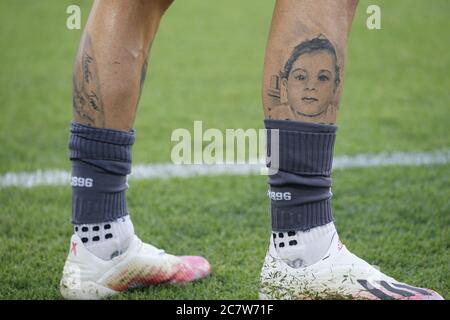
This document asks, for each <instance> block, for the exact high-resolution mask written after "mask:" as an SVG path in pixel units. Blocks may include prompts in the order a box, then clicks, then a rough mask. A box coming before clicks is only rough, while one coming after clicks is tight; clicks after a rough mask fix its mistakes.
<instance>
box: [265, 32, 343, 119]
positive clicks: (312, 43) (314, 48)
mask: <svg viewBox="0 0 450 320" xmlns="http://www.w3.org/2000/svg"><path fill="white" fill-rule="evenodd" d="M337 61H338V59H337V56H336V50H335V48H334V46H333V45H332V43H331V42H330V41H329V40H328V39H326V38H325V37H323V36H319V37H318V38H314V39H312V40H307V41H304V42H302V43H300V44H299V45H298V46H296V47H295V48H294V49H293V51H292V53H291V55H290V57H289V59H288V60H287V61H286V64H285V65H284V68H283V69H282V70H281V71H280V73H279V75H273V76H272V78H271V83H270V88H269V90H268V95H269V96H270V97H271V98H272V99H273V100H272V101H273V103H274V104H275V105H274V106H273V110H278V111H277V112H278V113H280V114H282V117H286V116H287V115H288V114H289V115H292V116H294V117H300V118H302V117H310V118H313V117H319V116H325V115H326V114H327V113H328V111H335V110H333V109H331V108H336V107H337V100H336V95H337V93H338V90H337V89H338V87H339V84H340V71H339V70H340V68H339V66H338V62H337ZM276 104H278V106H283V107H281V108H277V106H276ZM286 107H288V108H286ZM270 110H271V108H269V111H270ZM270 112H272V111H270ZM274 114H276V113H272V114H269V116H271V115H274ZM289 117H290V116H289Z"/></svg>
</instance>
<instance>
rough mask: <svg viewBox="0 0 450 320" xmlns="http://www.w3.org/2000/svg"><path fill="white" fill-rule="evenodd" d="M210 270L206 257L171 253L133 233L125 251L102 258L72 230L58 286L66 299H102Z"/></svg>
mask: <svg viewBox="0 0 450 320" xmlns="http://www.w3.org/2000/svg"><path fill="white" fill-rule="evenodd" d="M210 273H211V266H210V265H209V263H208V261H207V260H206V259H205V258H203V257H198V256H182V257H177V256H173V255H171V254H167V253H165V252H164V250H160V249H157V248H155V247H154V246H152V245H149V244H146V243H143V242H142V241H141V240H140V239H139V238H138V237H136V236H134V238H133V240H132V241H131V243H130V246H129V248H128V249H127V251H126V252H124V253H123V254H121V255H119V256H117V257H114V258H113V259H112V260H108V261H105V260H102V259H100V258H98V257H97V256H95V255H93V254H92V253H91V252H89V251H88V250H87V249H86V248H85V247H84V245H83V243H82V241H81V239H80V238H79V237H78V236H77V235H76V234H75V235H73V236H72V239H71V246H70V251H69V255H68V257H67V260H66V263H65V265H64V270H63V277H62V279H61V283H60V290H61V294H62V296H63V297H64V298H66V299H83V300H87V299H89V300H90V299H101V298H105V297H109V296H112V295H115V294H117V293H119V292H121V291H125V290H128V289H132V288H138V287H147V286H151V285H157V284H162V283H184V282H190V281H194V280H197V279H201V278H204V277H206V276H207V275H208V274H210Z"/></svg>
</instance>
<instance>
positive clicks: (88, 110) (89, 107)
mask: <svg viewBox="0 0 450 320" xmlns="http://www.w3.org/2000/svg"><path fill="white" fill-rule="evenodd" d="M79 55H81V57H77V61H76V64H75V68H74V72H73V78H72V82H73V84H72V85H73V96H72V103H73V111H74V115H75V120H76V121H78V122H80V123H82V124H86V125H92V126H96V127H99V128H102V127H104V124H105V114H104V108H103V102H102V99H101V95H100V81H99V79H98V73H97V64H96V61H95V57H94V54H93V50H92V44H91V38H90V36H89V34H88V33H87V34H86V36H85V39H84V42H83V46H82V47H81V48H80V52H79Z"/></svg>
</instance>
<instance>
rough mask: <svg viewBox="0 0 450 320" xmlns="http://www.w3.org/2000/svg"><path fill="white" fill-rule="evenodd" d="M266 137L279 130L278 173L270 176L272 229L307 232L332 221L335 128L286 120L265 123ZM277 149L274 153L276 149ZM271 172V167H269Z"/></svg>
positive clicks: (270, 152)
mask: <svg viewBox="0 0 450 320" xmlns="http://www.w3.org/2000/svg"><path fill="white" fill-rule="evenodd" d="M265 125H266V129H268V136H270V131H271V130H273V129H276V130H278V137H279V143H278V145H277V146H274V145H271V143H270V138H268V139H267V140H268V153H269V154H273V153H274V152H278V155H279V161H278V163H279V166H278V168H277V169H278V172H277V173H276V174H274V175H270V176H269V185H270V189H269V193H268V195H269V198H270V199H271V213H272V230H276V231H290V230H303V231H304V230H309V229H311V228H313V227H317V226H321V225H325V224H327V223H329V222H331V221H333V216H332V213H331V196H332V194H331V190H330V188H331V167H332V162H333V148H334V142H335V137H336V130H337V127H336V126H335V125H326V124H316V123H306V122H298V121H286V120H265ZM275 148H277V150H275ZM272 169H273V168H272Z"/></svg>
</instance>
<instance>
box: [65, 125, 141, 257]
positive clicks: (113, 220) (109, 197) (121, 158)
mask: <svg viewBox="0 0 450 320" xmlns="http://www.w3.org/2000/svg"><path fill="white" fill-rule="evenodd" d="M134 140H135V133H134V131H133V130H131V131H129V132H124V131H118V130H113V129H104V128H94V127H90V126H85V125H82V124H78V123H75V122H72V124H71V128H70V139H69V149H70V160H71V162H72V178H71V185H72V223H73V224H74V225H75V226H76V227H75V230H76V228H78V232H77V233H80V234H81V235H80V237H81V238H82V239H83V238H85V240H84V241H83V242H85V241H86V242H85V245H86V247H90V248H91V251H92V252H95V253H96V255H97V256H99V257H102V258H105V257H107V258H108V259H109V258H111V255H114V254H116V251H117V253H120V252H123V251H124V249H126V248H125V247H127V239H128V238H129V234H130V233H134V231H133V224H132V223H131V220H130V218H129V217H128V208H127V203H126V190H127V188H128V184H127V175H128V174H129V173H130V172H131V148H132V145H133V143H134ZM120 218H123V219H120ZM97 227H98V228H97ZM105 227H106V228H107V229H105ZM108 228H110V230H111V231H113V232H106V231H107V230H108ZM94 229H95V230H94ZM97 229H98V230H97ZM83 230H88V231H86V232H87V233H86V234H84V233H83ZM104 231H105V233H103V232H104ZM96 237H98V238H99V240H94V238H95V239H97V238H96ZM86 239H87V240H86ZM110 240H111V241H110ZM121 240H123V241H124V245H118V244H117V243H116V242H117V241H121ZM114 243H116V244H114ZM113 247H114V248H115V249H117V250H113V252H111V250H110V249H111V248H113ZM94 248H95V249H94ZM102 248H108V249H107V250H106V249H105V252H104V253H102V252H101V250H102Z"/></svg>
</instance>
